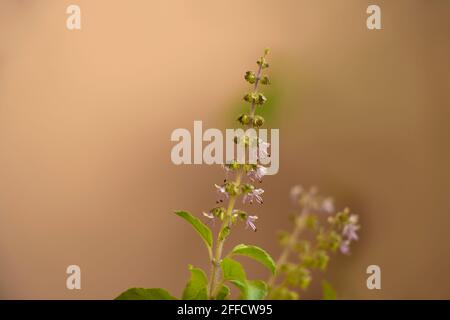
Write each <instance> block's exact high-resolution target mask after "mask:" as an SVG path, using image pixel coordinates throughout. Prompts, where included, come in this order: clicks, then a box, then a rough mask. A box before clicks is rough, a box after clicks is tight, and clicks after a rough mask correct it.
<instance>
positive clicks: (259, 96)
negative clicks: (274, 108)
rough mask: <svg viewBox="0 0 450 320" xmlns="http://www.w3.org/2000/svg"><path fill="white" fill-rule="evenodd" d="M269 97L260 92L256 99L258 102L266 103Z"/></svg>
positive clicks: (260, 103)
mask: <svg viewBox="0 0 450 320" xmlns="http://www.w3.org/2000/svg"><path fill="white" fill-rule="evenodd" d="M266 101H267V98H266V97H265V96H264V95H263V94H262V93H258V97H257V99H256V104H259V105H262V104H264V103H266Z"/></svg>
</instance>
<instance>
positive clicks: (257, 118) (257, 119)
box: [253, 116, 264, 128]
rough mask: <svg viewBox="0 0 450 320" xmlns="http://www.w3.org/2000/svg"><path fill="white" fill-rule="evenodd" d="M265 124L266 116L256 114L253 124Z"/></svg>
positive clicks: (257, 125) (258, 125) (259, 125)
mask: <svg viewBox="0 0 450 320" xmlns="http://www.w3.org/2000/svg"><path fill="white" fill-rule="evenodd" d="M263 124H264V118H263V117H261V116H255V118H254V119H253V125H254V126H255V127H257V128H259V127H261V126H262V125H263Z"/></svg>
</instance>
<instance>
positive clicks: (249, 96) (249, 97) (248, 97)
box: [244, 92, 259, 103]
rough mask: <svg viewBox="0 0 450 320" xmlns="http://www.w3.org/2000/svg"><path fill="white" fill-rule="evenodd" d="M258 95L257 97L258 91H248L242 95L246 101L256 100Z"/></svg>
mask: <svg viewBox="0 0 450 320" xmlns="http://www.w3.org/2000/svg"><path fill="white" fill-rule="evenodd" d="M258 97H259V95H258V93H257V92H250V93H247V94H246V95H245V96H244V100H245V101H247V102H252V103H253V102H257V101H258Z"/></svg>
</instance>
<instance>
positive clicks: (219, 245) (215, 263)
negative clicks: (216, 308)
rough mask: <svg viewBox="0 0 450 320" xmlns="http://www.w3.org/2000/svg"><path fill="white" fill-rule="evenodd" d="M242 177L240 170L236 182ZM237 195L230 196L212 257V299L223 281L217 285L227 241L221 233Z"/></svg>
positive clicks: (227, 222)
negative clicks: (222, 237)
mask: <svg viewBox="0 0 450 320" xmlns="http://www.w3.org/2000/svg"><path fill="white" fill-rule="evenodd" d="M241 178H242V172H241V171H239V172H238V173H237V175H236V181H235V184H236V185H238V186H239V184H240V183H241ZM236 198H237V196H236V195H232V196H230V199H229V201H228V208H227V212H226V214H225V218H224V219H223V221H222V226H221V227H220V230H219V233H218V234H217V239H216V242H215V254H214V257H213V259H212V261H211V262H212V267H211V278H210V285H209V298H210V299H214V297H215V295H216V293H217V290H218V289H219V287H220V285H219V284H220V283H221V281H219V282H218V285H216V283H217V278H218V270H219V268H220V261H221V259H222V251H223V245H224V243H225V239H221V234H222V231H223V230H224V229H225V228H226V227H227V226H228V225H229V222H230V219H231V215H232V213H233V209H234V204H235V203H236Z"/></svg>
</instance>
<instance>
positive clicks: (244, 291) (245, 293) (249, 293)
mask: <svg viewBox="0 0 450 320" xmlns="http://www.w3.org/2000/svg"><path fill="white" fill-rule="evenodd" d="M230 282H231V283H233V284H234V285H235V286H236V287H238V289H239V290H240V291H241V299H242V300H263V299H264V298H265V297H266V296H267V292H268V290H267V284H266V283H265V282H264V281H262V280H246V281H245V282H241V281H239V280H231V281H230Z"/></svg>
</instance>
